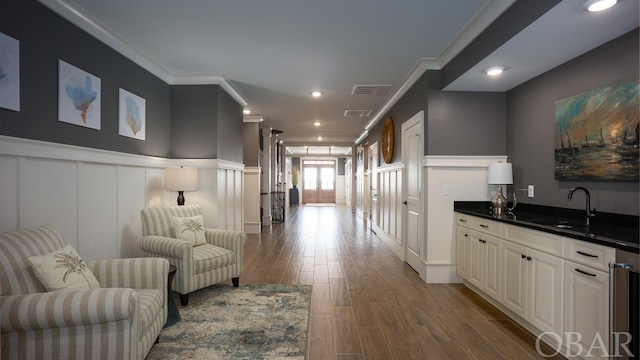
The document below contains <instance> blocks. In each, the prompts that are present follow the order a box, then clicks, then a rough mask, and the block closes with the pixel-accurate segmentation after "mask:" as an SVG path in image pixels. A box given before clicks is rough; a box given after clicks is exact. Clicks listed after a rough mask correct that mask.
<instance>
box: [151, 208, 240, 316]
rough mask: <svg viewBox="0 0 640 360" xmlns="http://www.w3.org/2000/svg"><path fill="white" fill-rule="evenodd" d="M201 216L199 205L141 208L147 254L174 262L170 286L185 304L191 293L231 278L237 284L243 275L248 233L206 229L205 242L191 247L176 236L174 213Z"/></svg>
mask: <svg viewBox="0 0 640 360" xmlns="http://www.w3.org/2000/svg"><path fill="white" fill-rule="evenodd" d="M197 215H202V210H201V208H200V206H199V205H185V206H169V207H164V208H146V209H142V210H141V211H140V216H141V218H142V235H143V236H142V239H141V240H140V247H141V248H142V250H143V251H144V253H145V255H146V256H153V257H164V258H167V259H168V260H169V263H171V265H175V266H176V268H177V270H176V276H175V277H174V279H173V283H172V287H171V289H172V290H173V291H175V292H177V293H178V294H180V303H181V304H182V306H186V305H187V303H188V302H189V293H192V292H194V291H196V290H199V289H202V288H205V287H207V286H211V285H214V284H218V283H220V282H223V281H225V280H228V279H231V280H232V282H233V286H235V287H237V286H238V283H239V279H240V275H241V274H242V250H243V247H244V244H245V242H246V241H247V235H246V234H245V233H243V232H239V231H233V230H220V229H211V228H206V227H205V228H204V235H205V239H206V242H207V243H206V244H204V245H198V246H191V245H190V244H188V243H187V242H185V241H182V240H178V239H176V234H175V231H174V229H173V226H172V223H171V217H172V216H178V217H192V216H197Z"/></svg>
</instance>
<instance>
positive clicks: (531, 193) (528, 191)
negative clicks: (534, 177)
mask: <svg viewBox="0 0 640 360" xmlns="http://www.w3.org/2000/svg"><path fill="white" fill-rule="evenodd" d="M527 197H530V198H532V197H533V185H529V186H528V187H527Z"/></svg>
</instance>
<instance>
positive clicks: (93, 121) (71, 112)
mask: <svg viewBox="0 0 640 360" xmlns="http://www.w3.org/2000/svg"><path fill="white" fill-rule="evenodd" d="M58 65H59V67H58V76H59V80H58V120H59V121H62V122H66V123H70V124H74V125H80V126H84V127H88V128H92V129H97V130H100V78H98V77H95V76H93V75H91V74H89V73H88V72H85V71H82V70H80V69H78V68H77V67H75V66H73V65H69V64H67V63H66V62H64V61H62V60H59V62H58Z"/></svg>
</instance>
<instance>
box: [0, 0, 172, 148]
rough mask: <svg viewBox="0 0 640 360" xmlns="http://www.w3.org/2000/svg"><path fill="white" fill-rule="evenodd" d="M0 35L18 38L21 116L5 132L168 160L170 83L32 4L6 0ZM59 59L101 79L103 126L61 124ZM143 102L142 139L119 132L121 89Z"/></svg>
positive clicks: (4, 115) (0, 113)
mask: <svg viewBox="0 0 640 360" xmlns="http://www.w3.org/2000/svg"><path fill="white" fill-rule="evenodd" d="M1 7H2V10H1V11H0V32H2V33H4V34H6V35H8V36H11V37H13V38H14V39H16V40H18V41H20V102H21V104H20V109H21V110H20V111H19V112H15V111H10V110H6V109H0V134H2V135H8V136H14V137H20V138H27V139H35V140H42V141H49V142H55V143H62V144H69V145H77V146H84V147H90V148H98V149H105V150H113V151H119V152H126V153H132V154H141V155H151V156H160V157H167V156H168V155H169V137H170V131H169V130H170V123H169V85H168V84H166V83H165V82H163V81H161V80H160V79H158V78H157V77H155V76H154V75H152V74H150V73H149V72H147V71H146V70H144V69H142V68H141V67H139V66H138V65H136V64H134V63H133V62H131V61H130V60H128V59H127V58H125V57H124V56H122V55H120V54H119V53H117V52H115V51H114V50H112V49H111V48H109V47H107V46H106V45H104V44H103V43H101V42H99V41H97V40H96V39H94V38H93V37H91V36H90V35H88V34H87V33H85V32H84V31H81V30H80V29H78V28H77V27H75V26H74V25H72V24H71V23H69V22H68V21H66V20H64V19H63V18H62V17H60V16H58V15H56V14H54V13H53V12H51V11H50V10H49V9H48V8H46V7H45V6H43V5H41V4H40V3H38V2H36V1H34V0H4V1H3V2H2V6H1ZM58 60H63V61H65V62H67V63H69V64H71V65H73V66H75V67H78V68H80V69H82V70H84V71H86V72H88V73H91V74H93V75H94V76H97V77H99V78H100V79H101V83H102V84H101V94H102V95H101V96H102V98H101V101H102V106H101V129H100V130H94V129H89V128H85V127H81V126H77V125H72V124H68V123H63V122H59V121H58ZM119 88H123V89H125V90H127V91H129V92H131V93H134V94H136V95H138V96H140V97H142V98H144V99H145V100H146V129H145V135H146V136H145V137H146V140H145V141H141V140H136V139H133V138H129V137H124V136H120V135H118V106H119V105H118V89H119Z"/></svg>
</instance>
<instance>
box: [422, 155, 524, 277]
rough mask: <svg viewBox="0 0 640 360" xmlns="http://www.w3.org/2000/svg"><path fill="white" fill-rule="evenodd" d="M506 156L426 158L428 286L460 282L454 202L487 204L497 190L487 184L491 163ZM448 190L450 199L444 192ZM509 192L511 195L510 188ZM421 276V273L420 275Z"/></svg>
mask: <svg viewBox="0 0 640 360" xmlns="http://www.w3.org/2000/svg"><path fill="white" fill-rule="evenodd" d="M498 161H503V162H506V161H507V157H506V156H425V157H424V158H423V159H422V165H423V174H424V180H423V182H424V191H425V194H426V196H424V197H423V199H424V200H423V201H424V209H425V211H424V217H425V218H424V219H425V220H424V226H425V228H424V232H423V233H424V234H425V238H424V249H425V251H424V257H423V262H424V263H425V266H426V271H425V272H424V273H425V274H426V275H425V278H424V279H423V280H425V281H426V282H427V283H451V282H460V279H459V278H458V276H457V275H456V273H455V265H456V257H455V248H456V243H455V230H454V227H455V224H454V220H453V219H454V213H453V202H454V201H487V200H490V199H491V198H492V197H493V195H495V190H496V186H495V185H488V184H487V173H488V170H487V169H488V166H489V163H492V162H498ZM445 186H447V187H448V189H449V191H448V195H446V194H445V193H444V192H443V188H444V187H445ZM509 191H512V189H511V186H509ZM420 273H421V274H422V272H420Z"/></svg>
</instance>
